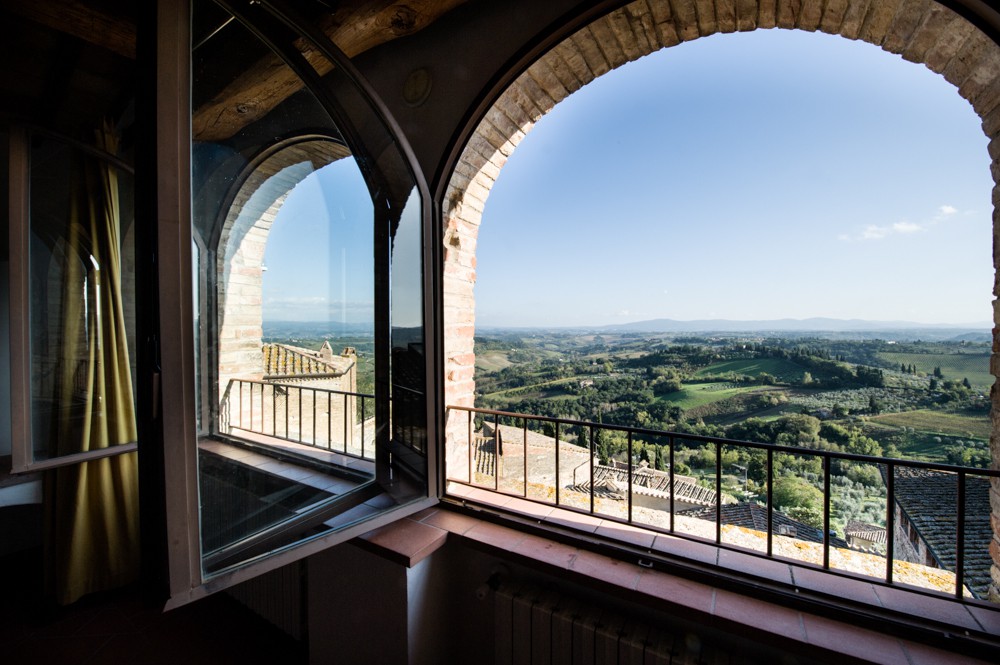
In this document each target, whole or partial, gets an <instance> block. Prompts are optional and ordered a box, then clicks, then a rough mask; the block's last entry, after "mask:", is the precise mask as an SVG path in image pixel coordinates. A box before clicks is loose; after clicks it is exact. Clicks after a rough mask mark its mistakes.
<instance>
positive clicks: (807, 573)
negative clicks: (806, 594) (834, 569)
mask: <svg viewBox="0 0 1000 665" xmlns="http://www.w3.org/2000/svg"><path fill="white" fill-rule="evenodd" d="M791 568H792V577H793V579H794V583H795V585H796V586H801V587H804V588H806V589H812V590H814V591H818V592H820V593H826V594H829V595H832V596H837V597H839V598H846V599H848V600H853V601H857V602H861V603H870V604H873V605H877V604H878V602H879V600H878V596H877V595H876V594H875V588H874V585H873V584H870V583H868V582H864V581H862V580H853V579H849V578H846V577H840V576H838V575H831V574H830V573H827V572H824V571H822V570H813V569H811V568H800V567H798V566H792V567H791Z"/></svg>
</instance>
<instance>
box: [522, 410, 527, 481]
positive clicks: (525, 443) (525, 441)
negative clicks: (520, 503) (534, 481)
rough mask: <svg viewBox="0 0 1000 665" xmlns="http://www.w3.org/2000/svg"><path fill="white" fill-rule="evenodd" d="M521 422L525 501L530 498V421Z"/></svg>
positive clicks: (523, 419)
mask: <svg viewBox="0 0 1000 665" xmlns="http://www.w3.org/2000/svg"><path fill="white" fill-rule="evenodd" d="M521 422H522V423H523V424H524V442H523V443H524V448H523V450H524V487H523V490H524V491H523V492H522V495H523V496H524V498H525V499H527V498H528V419H527V418H522V419H521Z"/></svg>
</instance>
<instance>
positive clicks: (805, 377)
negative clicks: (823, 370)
mask: <svg viewBox="0 0 1000 665" xmlns="http://www.w3.org/2000/svg"><path fill="white" fill-rule="evenodd" d="M812 382H813V375H812V374H810V373H809V372H802V385H804V386H808V385H810V384H811V383H812Z"/></svg>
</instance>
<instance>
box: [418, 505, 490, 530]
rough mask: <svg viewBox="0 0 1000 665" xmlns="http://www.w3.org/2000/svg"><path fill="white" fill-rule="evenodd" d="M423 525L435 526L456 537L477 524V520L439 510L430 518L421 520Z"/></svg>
mask: <svg viewBox="0 0 1000 665" xmlns="http://www.w3.org/2000/svg"><path fill="white" fill-rule="evenodd" d="M423 522H424V524H429V525H431V526H436V527H438V528H439V529H445V530H447V531H449V532H451V533H455V534H458V535H462V534H464V533H465V532H466V531H468V530H469V529H471V528H472V527H474V526H476V525H477V524H479V523H480V522H479V520H477V519H475V518H474V517H469V516H468V515H462V514H460V513H455V512H452V511H450V510H439V511H437V512H436V513H434V514H433V515H431V516H430V517H427V518H426V519H424V520H423Z"/></svg>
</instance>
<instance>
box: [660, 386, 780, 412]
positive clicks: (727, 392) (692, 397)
mask: <svg viewBox="0 0 1000 665" xmlns="http://www.w3.org/2000/svg"><path fill="white" fill-rule="evenodd" d="M755 390H760V388H758V387H756V386H745V387H742V388H737V387H735V386H734V385H733V384H732V383H694V384H690V385H687V386H685V387H684V388H682V389H681V390H679V391H677V392H675V393H670V394H668V395H664V396H663V397H661V398H660V399H661V400H662V401H664V402H669V403H670V404H673V405H675V406H679V407H680V408H682V409H684V410H685V411H686V410H688V409H693V408H696V407H699V406H704V405H706V404H712V403H713V402H721V401H722V400H724V399H729V398H730V397H733V396H734V395H739V394H740V393H746V392H753V391H755Z"/></svg>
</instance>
